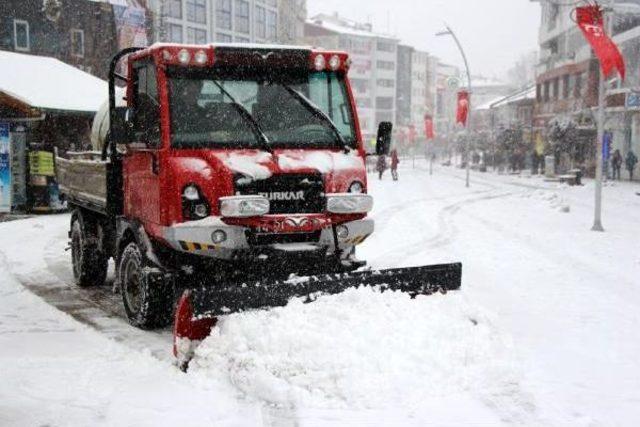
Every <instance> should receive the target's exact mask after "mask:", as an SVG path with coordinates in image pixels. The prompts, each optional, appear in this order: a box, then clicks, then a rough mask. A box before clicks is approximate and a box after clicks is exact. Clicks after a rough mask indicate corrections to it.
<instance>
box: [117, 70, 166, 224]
mask: <svg viewBox="0 0 640 427" xmlns="http://www.w3.org/2000/svg"><path fill="white" fill-rule="evenodd" d="M133 74H134V75H133V79H134V80H133V81H134V90H133V94H134V96H133V102H132V104H133V105H132V107H133V130H134V134H135V139H134V142H133V143H132V144H129V146H128V150H127V153H126V155H125V156H124V159H123V175H124V213H125V215H126V216H127V217H129V218H132V219H138V220H140V221H142V222H143V223H149V222H151V223H154V224H159V223H160V180H159V167H158V150H159V149H160V104H159V103H158V86H157V80H156V70H155V67H154V65H153V63H151V62H149V63H142V64H136V66H135V67H134V72H133Z"/></svg>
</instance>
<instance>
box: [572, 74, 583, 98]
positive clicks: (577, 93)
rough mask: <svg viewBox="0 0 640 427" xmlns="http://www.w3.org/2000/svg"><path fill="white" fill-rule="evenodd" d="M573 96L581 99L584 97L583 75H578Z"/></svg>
mask: <svg viewBox="0 0 640 427" xmlns="http://www.w3.org/2000/svg"><path fill="white" fill-rule="evenodd" d="M573 96H574V97H576V98H580V97H581V96H582V74H576V76H575V83H574V85H573Z"/></svg>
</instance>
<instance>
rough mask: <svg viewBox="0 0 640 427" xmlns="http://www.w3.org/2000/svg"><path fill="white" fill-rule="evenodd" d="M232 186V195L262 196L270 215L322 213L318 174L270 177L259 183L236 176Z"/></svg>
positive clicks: (321, 185)
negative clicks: (267, 205) (267, 200)
mask: <svg viewBox="0 0 640 427" xmlns="http://www.w3.org/2000/svg"><path fill="white" fill-rule="evenodd" d="M235 187H236V195H243V196H244V195H257V194H262V195H264V196H265V197H266V198H267V199H269V202H270V204H271V208H270V210H269V213H271V214H303V213H321V212H323V211H324V203H325V202H324V183H323V181H322V175H320V174H316V175H312V174H283V175H273V176H271V177H269V178H267V179H262V180H250V179H247V178H243V177H239V178H237V179H236V182H235Z"/></svg>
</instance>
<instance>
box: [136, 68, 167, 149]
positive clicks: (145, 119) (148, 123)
mask: <svg viewBox="0 0 640 427" xmlns="http://www.w3.org/2000/svg"><path fill="white" fill-rule="evenodd" d="M136 77H137V79H136V82H135V84H136V97H135V100H134V111H135V114H134V116H133V130H134V133H135V136H136V140H137V141H139V142H142V143H145V144H147V145H149V146H153V147H157V146H158V145H160V108H159V104H158V86H157V82H156V69H155V67H154V66H153V65H152V64H151V65H145V66H142V67H140V68H138V69H137V70H136Z"/></svg>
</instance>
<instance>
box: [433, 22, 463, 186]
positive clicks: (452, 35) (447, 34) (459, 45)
mask: <svg viewBox="0 0 640 427" xmlns="http://www.w3.org/2000/svg"><path fill="white" fill-rule="evenodd" d="M445 28H446V29H447V30H446V31H441V32H439V33H436V36H451V37H453V40H454V41H455V42H456V45H457V46H458V50H459V51H460V54H461V55H462V59H463V61H464V66H465V68H466V70H467V92H469V97H468V100H467V102H468V103H469V104H468V105H469V106H468V109H469V111H468V114H467V137H466V138H465V144H464V145H465V147H464V151H465V154H464V156H465V162H466V169H467V178H466V187H467V188H469V186H470V179H469V177H470V165H469V163H470V162H469V151H470V149H469V145H470V143H469V140H470V139H471V70H470V69H469V61H467V55H465V53H464V49H463V48H462V44H461V43H460V40H458V37H457V36H456V33H454V32H453V30H452V29H451V27H449V26H448V25H446V24H445Z"/></svg>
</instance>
